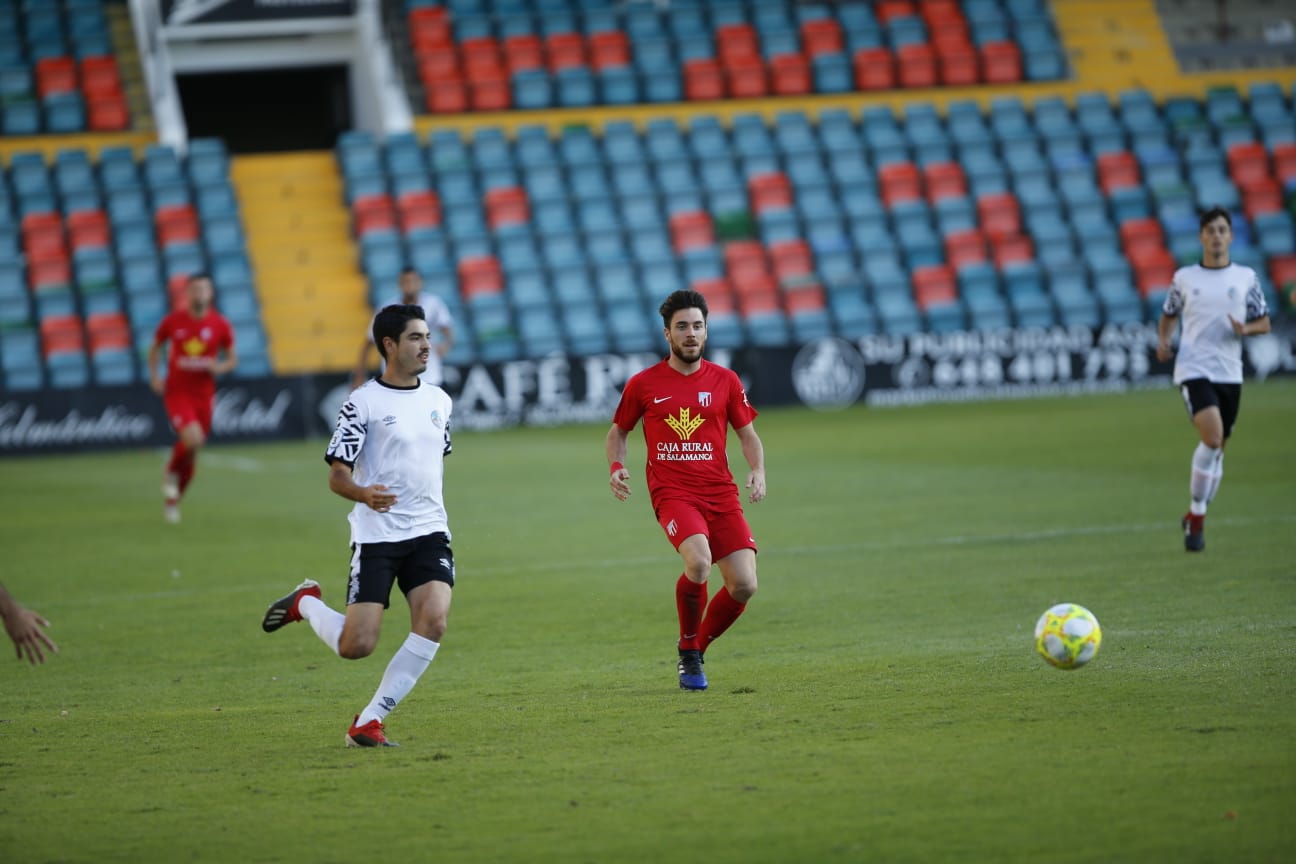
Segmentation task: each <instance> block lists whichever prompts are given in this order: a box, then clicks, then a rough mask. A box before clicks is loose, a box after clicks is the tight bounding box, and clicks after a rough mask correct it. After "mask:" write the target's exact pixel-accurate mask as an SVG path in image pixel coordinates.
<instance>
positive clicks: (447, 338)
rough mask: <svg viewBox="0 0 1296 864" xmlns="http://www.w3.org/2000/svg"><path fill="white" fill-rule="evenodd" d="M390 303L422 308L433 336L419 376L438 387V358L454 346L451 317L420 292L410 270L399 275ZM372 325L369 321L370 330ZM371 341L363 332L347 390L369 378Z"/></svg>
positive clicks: (437, 300)
mask: <svg viewBox="0 0 1296 864" xmlns="http://www.w3.org/2000/svg"><path fill="white" fill-rule="evenodd" d="M391 302H392V303H393V304H399V305H403V306H422V307H423V319H424V320H425V321H427V325H428V332H429V333H431V334H432V336H433V337H434V341H433V344H432V353H430V354H428V364H427V368H426V369H424V370H423V372H422V374H420V375H419V377H420V378H422V379H423V380H424V381H426V382H427V383H429V384H434V385H436V386H437V387H440V386H441V382H442V380H443V376H442V371H441V358H443V357H445V356H446V354H449V353H450V348H451V347H452V346H453V345H454V318H452V317H451V315H450V308H449V307H448V306H446V304H445V301H444V300H442V299H441V298H440V297H438V296H437V295H435V294H433V293H431V292H425V291H424V290H423V277H422V276H421V275H420V274H419V272H418V271H417V270H415V269H414V268H413V267H406V268H405V269H404V270H402V271H401V275H400V296H399V297H397V298H393V299H392V301H391ZM372 326H373V322H370V328H371V329H372ZM374 347H375V345H374V341H373V335H372V333H366V334H365V338H364V343H363V344H362V345H361V346H360V360H359V362H358V363H357V364H356V368H355V371H354V372H352V373H351V389H352V390H354V389H356V388H357V387H359V386H360V385H361V384H363V383H364V382H365V381H366V380H367V379H368V378H369V362H370V359H371V358H372V357H373V350H374Z"/></svg>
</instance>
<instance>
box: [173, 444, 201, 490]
mask: <svg viewBox="0 0 1296 864" xmlns="http://www.w3.org/2000/svg"><path fill="white" fill-rule="evenodd" d="M197 461H198V460H197V458H196V454H194V453H189V452H186V453H185V456H184V458H183V459H181V460H180V462H179V464H178V465H176V477H177V478H178V479H179V480H180V494H181V495H183V494H184V493H185V489H188V488H189V481H190V480H192V479H193V475H194V465H195V464H196V463H197Z"/></svg>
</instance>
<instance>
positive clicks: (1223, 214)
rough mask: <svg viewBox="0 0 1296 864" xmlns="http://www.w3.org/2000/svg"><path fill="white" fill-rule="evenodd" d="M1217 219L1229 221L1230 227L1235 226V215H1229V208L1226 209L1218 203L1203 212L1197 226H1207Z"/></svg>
mask: <svg viewBox="0 0 1296 864" xmlns="http://www.w3.org/2000/svg"><path fill="white" fill-rule="evenodd" d="M1216 219H1223V220H1224V221H1225V222H1227V223H1228V226H1229V227H1230V228H1232V227H1233V217H1232V216H1230V215H1229V212H1228V211H1227V210H1225V209H1224V208H1223V207H1221V206H1219V205H1218V204H1216V205H1215V206H1214V207H1212V208H1210V209H1209V210H1207V211H1206V212H1205V213H1203V214H1201V218H1200V219H1199V220H1198V222H1197V227H1198V228H1205V227H1206V226H1207V225H1209V224H1210V223H1212V222H1214V221H1215V220H1216Z"/></svg>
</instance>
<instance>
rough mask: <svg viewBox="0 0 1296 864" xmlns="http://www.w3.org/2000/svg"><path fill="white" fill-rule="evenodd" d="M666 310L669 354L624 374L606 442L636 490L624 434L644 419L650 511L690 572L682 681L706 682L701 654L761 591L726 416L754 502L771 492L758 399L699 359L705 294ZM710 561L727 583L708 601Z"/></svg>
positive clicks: (680, 587)
mask: <svg viewBox="0 0 1296 864" xmlns="http://www.w3.org/2000/svg"><path fill="white" fill-rule="evenodd" d="M660 312H661V316H662V323H663V325H664V326H665V334H666V342H667V344H668V345H669V347H670V354H669V355H668V356H667V357H666V359H665V360H663V361H661V362H660V363H658V364H656V365H654V366H650V367H648V368H647V369H645V370H643V371H642V372H639V373H638V374H636V375H634V376H633V377H631V379H630V380H629V381H628V382H626V386H625V389H624V390H623V391H622V392H621V403H620V404H619V405H618V406H617V410H616V414H615V415H614V417H613V420H612V428H611V429H609V430H608V434H607V441H606V442H605V450H606V455H607V460H608V464H609V470H610V472H611V479H610V481H609V482H610V484H611V486H612V494H613V495H615V496H616V498H617V500H618V501H624V500H626V498H628V497H629V496H630V484H629V479H630V472H629V471H627V470H626V467H625V465H624V464H623V463H624V461H625V457H626V438H627V436H629V434H630V432H631V431H632V430H633V429H634V427H635V424H636V423H638V422H639V420H640V419H642V420H643V432H644V441H645V443H646V444H647V449H648V463H647V466H646V467H645V469H644V476H645V478H646V479H647V482H648V494H649V497H650V498H651V500H652V506H653V512H654V513H655V514H656V516H657V521H658V523H659V524H660V525H661V527H662V530H663V531H665V532H666V537H667V539H668V540H670V542H671V544H672V545H673V546H674V547H675V549H676V551H678V552H679V554H680V557H681V558H682V559H684V573H683V574H682V575H681V576H680V577H679V579H678V580H677V581H676V583H675V606H676V611H677V613H678V615H679V625H680V638H679V663H678V665H677V667H676V668H677V671H678V673H679V686H680V688H681V689H684V690H705V689H707V679H706V675H705V673H704V672H703V671H702V663H703V655H704V654H705V653H706V650H707V648H708V647H709V646H710V644H711V643H712V642H713V641H715V640H716V639H717V638H719V636H720V634H722V633H724V632H725V630H727V629H729V626H730V625H731V624H733V623H734V621H736V620H738V616H739V615H741V614H742V613H743V610H744V609H745V608H746V607H747V601H748V600H750V599H751V597H752V595H753V594H755V593H756V540H755V538H754V537H753V536H752V531H751V527H750V526H749V525H748V524H747V518H746V517H745V516H744V515H743V508H742V502H741V500H740V499H739V497H738V487H737V486H735V485H734V480H733V475H732V474H731V473H730V471H729V460H728V457H727V456H726V453H725V444H726V439H727V438H728V431H729V426H733V428H734V431H735V433H736V434H737V435H738V441H739V442H740V443H741V444H742V451H743V457H744V458H745V459H746V460H747V464H748V466H749V467H750V469H751V470H750V472H749V473H748V475H747V484H746V488H747V490H748V493H749V494H748V500H749V501H750V502H751V503H753V504H754V503H756V502H757V501H760V500H761V499H762V498H764V497H765V449H764V447H763V446H762V444H761V440H760V437H759V436H758V435H757V434H756V427H755V426H754V425H753V423H752V421H753V420H755V419H756V409H754V408H752V406H751V403H749V402H748V401H747V392H746V391H745V390H744V389H743V386H742V382H741V381H739V380H738V376H737V374H735V373H734V372H733V371H732V370H730V369H726V368H724V367H723V366H717V365H715V364H714V363H711V362H709V361H707V360H703V359H702V351H703V349H704V348H705V347H706V338H707V329H706V317H707V305H706V298H704V297H703V296H702V295H701V294H699V293H698V292H696V291H676V292H674V293H673V294H671V295H670V296H669V297H667V298H666V301H665V302H664V303H662V305H661V309H660ZM712 563H714V564H716V565H718V566H719V567H720V574H721V575H722V576H723V577H724V586H723V587H722V588H721V589H720V590H719V591H717V592H716V594H715V596H714V597H712V598H711V602H710V603H709V604H708V603H707V578H708V577H709V576H710V575H711V565H712Z"/></svg>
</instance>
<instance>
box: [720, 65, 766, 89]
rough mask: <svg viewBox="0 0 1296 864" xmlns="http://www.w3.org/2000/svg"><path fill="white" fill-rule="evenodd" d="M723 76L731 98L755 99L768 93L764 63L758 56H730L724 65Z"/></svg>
mask: <svg viewBox="0 0 1296 864" xmlns="http://www.w3.org/2000/svg"><path fill="white" fill-rule="evenodd" d="M725 78H726V79H727V81H728V85H729V86H728V92H729V96H730V98H732V99H756V98H759V97H761V96H765V95H768V93H769V81H768V79H767V78H766V76H765V63H764V61H762V60H761V58H760V57H735V58H732V59H731V60H730V64H729V65H728V66H726V67H725Z"/></svg>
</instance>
